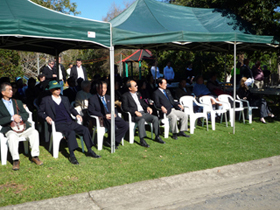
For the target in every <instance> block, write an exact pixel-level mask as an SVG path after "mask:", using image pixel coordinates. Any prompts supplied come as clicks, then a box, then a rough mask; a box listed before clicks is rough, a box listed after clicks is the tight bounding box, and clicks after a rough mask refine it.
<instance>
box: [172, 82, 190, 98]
mask: <svg viewBox="0 0 280 210" xmlns="http://www.w3.org/2000/svg"><path fill="white" fill-rule="evenodd" d="M186 85H187V82H186V80H185V79H181V81H180V83H179V87H178V88H177V89H176V90H175V98H176V99H178V100H179V99H180V98H181V97H182V96H190V95H191V94H192V92H191V91H190V89H189V88H187V86H186Z"/></svg>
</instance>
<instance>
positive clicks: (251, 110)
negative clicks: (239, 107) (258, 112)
mask: <svg viewBox="0 0 280 210" xmlns="http://www.w3.org/2000/svg"><path fill="white" fill-rule="evenodd" d="M237 99H238V100H240V101H242V102H243V103H245V104H246V105H247V106H244V107H243V108H244V109H248V111H247V117H248V120H249V123H250V124H251V123H252V119H253V113H252V112H253V109H258V108H259V107H257V106H250V103H249V101H248V100H244V99H240V98H239V96H238V95H237ZM240 118H241V113H240V114H239V121H240Z"/></svg>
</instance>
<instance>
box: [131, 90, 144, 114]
mask: <svg viewBox="0 0 280 210" xmlns="http://www.w3.org/2000/svg"><path fill="white" fill-rule="evenodd" d="M130 94H131V96H132V98H133V100H134V101H135V103H136V105H137V111H138V112H143V111H144V109H143V107H142V106H141V104H140V101H139V99H138V96H137V93H131V92H130Z"/></svg>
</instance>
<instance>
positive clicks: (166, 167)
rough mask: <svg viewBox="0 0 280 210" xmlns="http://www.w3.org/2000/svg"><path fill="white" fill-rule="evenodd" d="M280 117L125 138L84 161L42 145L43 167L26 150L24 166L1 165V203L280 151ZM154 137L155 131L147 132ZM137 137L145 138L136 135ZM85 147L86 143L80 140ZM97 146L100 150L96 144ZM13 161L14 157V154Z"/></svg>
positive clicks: (91, 187) (81, 189) (145, 177)
mask: <svg viewBox="0 0 280 210" xmlns="http://www.w3.org/2000/svg"><path fill="white" fill-rule="evenodd" d="M279 127H280V122H279V121H276V120H275V121H269V122H268V124H266V125H264V124H261V123H260V122H259V121H258V118H255V119H254V121H253V123H252V124H248V121H246V124H242V123H239V122H236V134H235V135H233V134H232V128H231V127H225V123H223V124H218V123H216V131H212V130H211V125H210V124H209V131H208V132H207V131H206V126H204V127H200V126H198V127H197V128H196V129H195V132H194V134H193V135H191V138H183V137H179V138H178V140H173V139H171V138H168V139H165V141H166V144H164V145H162V144H159V143H156V142H153V141H152V140H150V139H147V143H148V144H150V148H143V147H141V146H139V144H137V143H134V144H129V143H128V142H127V141H125V145H124V146H120V147H119V149H118V150H116V153H115V154H111V153H110V150H109V148H107V147H103V150H102V151H97V154H99V155H101V156H102V158H100V159H93V158H90V157H86V156H85V155H84V154H83V153H82V152H81V149H80V150H79V151H76V152H75V154H76V157H77V159H78V161H79V162H80V165H78V166H75V165H72V164H70V162H69V161H68V159H67V157H65V156H64V155H63V154H65V153H67V151H68V150H67V148H65V144H62V146H61V152H60V153H59V158H58V159H54V158H53V157H52V155H51V154H50V153H49V152H48V151H47V149H46V148H45V147H44V146H41V147H40V152H41V154H40V159H41V160H42V161H43V162H44V165H43V166H37V165H35V164H34V163H31V162H30V161H29V157H27V156H25V155H24V154H23V153H22V152H21V154H20V161H21V165H20V170H19V171H12V164H11V162H9V161H8V163H7V165H6V166H2V165H1V166H0V206H6V205H11V204H19V203H24V202H28V201H35V200H42V199H47V198H54V197H58V196H63V195H70V194H74V193H82V192H87V191H91V190H98V189H104V188H107V187H112V186H117V185H123V184H128V183H133V182H138V181H143V180H149V179H156V178H160V177H165V176H171V175H175V174H181V173H186V172H190V171H197V170H202V169H207V168H213V167H217V166H223V165H228V164H233V163H238V162H244V161H249V160H254V159H260V158H265V157H271V156H275V155H280V150H279V143H280V131H278V129H279ZM147 135H148V136H149V137H150V133H149V132H147ZM135 140H136V142H139V138H138V137H135ZM80 146H81V145H80ZM94 150H95V151H96V149H94ZM10 160H11V159H10Z"/></svg>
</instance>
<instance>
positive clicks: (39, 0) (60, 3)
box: [32, 0, 81, 15]
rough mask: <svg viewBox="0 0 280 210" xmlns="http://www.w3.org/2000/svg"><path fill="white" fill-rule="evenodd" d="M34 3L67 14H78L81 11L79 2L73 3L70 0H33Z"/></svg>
mask: <svg viewBox="0 0 280 210" xmlns="http://www.w3.org/2000/svg"><path fill="white" fill-rule="evenodd" d="M32 1H33V2H34V3H36V4H39V5H41V6H43V7H47V8H49V9H52V10H55V11H58V12H62V13H65V14H73V15H78V14H80V13H81V12H79V11H77V4H76V3H75V2H74V3H71V1H70V0H32Z"/></svg>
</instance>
